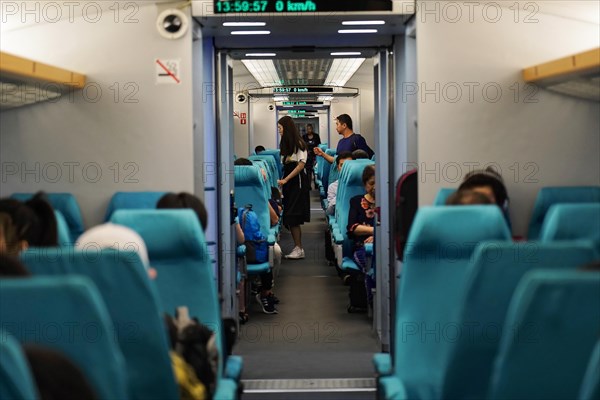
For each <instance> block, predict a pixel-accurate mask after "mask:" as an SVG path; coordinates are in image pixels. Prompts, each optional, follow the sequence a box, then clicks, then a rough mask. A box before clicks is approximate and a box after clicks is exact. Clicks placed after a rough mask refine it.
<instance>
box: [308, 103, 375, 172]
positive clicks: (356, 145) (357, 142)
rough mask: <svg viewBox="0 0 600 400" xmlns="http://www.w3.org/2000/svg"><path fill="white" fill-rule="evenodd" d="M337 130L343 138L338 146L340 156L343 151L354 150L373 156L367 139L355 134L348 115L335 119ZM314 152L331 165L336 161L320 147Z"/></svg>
mask: <svg viewBox="0 0 600 400" xmlns="http://www.w3.org/2000/svg"><path fill="white" fill-rule="evenodd" d="M335 130H336V131H337V133H338V134H340V135H342V136H343V138H341V139H340V141H339V142H338V145H337V153H338V154H339V153H341V152H343V151H349V152H353V151H354V150H358V149H362V150H364V151H366V152H367V153H368V154H369V156H373V150H371V148H370V147H369V145H368V144H367V141H366V140H365V138H364V137H362V136H361V135H359V134H357V133H354V131H353V130H352V118H350V116H349V115H348V114H342V115H340V116H338V117H337V118H336V119H335ZM314 152H315V154H316V155H317V156H320V157H323V158H324V159H325V160H327V162H328V163H330V164H331V163H332V162H333V160H334V157H333V156H330V155H329V154H326V153H325V152H324V151H323V150H321V149H320V148H319V147H315V150H314Z"/></svg>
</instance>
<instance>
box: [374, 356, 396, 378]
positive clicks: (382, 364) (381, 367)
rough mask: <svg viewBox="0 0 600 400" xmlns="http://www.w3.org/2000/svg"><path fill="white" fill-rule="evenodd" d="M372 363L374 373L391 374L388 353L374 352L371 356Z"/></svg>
mask: <svg viewBox="0 0 600 400" xmlns="http://www.w3.org/2000/svg"><path fill="white" fill-rule="evenodd" d="M373 365H374V366H375V373H376V374H377V375H378V376H388V375H391V374H392V356H391V355H390V354H389V353H375V355H374V356H373Z"/></svg>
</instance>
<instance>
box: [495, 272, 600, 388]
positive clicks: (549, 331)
mask: <svg viewBox="0 0 600 400" xmlns="http://www.w3.org/2000/svg"><path fill="white" fill-rule="evenodd" d="M598 288H600V273H598V272H582V271H546V270H538V271H531V272H530V273H528V274H527V275H526V276H524V277H523V279H522V280H521V282H520V283H519V285H518V287H517V289H516V291H515V294H514V296H513V298H512V300H511V303H510V306H509V310H508V314H507V318H506V323H505V324H504V326H503V330H502V333H503V334H502V340H501V343H500V350H499V354H498V357H497V358H496V362H495V366H494V372H493V374H492V379H491V384H490V394H489V398H490V399H574V398H576V397H577V395H578V393H579V390H580V386H581V382H582V380H583V376H584V374H585V370H586V367H587V363H588V360H589V357H590V354H592V351H593V348H594V345H595V344H596V341H597V340H598V332H599V331H600V301H598Z"/></svg>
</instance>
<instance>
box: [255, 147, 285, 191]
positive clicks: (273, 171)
mask: <svg viewBox="0 0 600 400" xmlns="http://www.w3.org/2000/svg"><path fill="white" fill-rule="evenodd" d="M248 159H249V160H251V161H264V162H265V163H266V168H267V173H268V176H269V191H270V190H271V187H272V186H273V187H277V180H278V179H279V171H278V170H277V164H276V163H275V158H273V157H271V156H270V155H268V154H266V155H262V153H261V154H259V155H255V156H249V157H248Z"/></svg>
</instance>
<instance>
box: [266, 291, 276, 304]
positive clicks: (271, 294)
mask: <svg viewBox="0 0 600 400" xmlns="http://www.w3.org/2000/svg"><path fill="white" fill-rule="evenodd" d="M267 299H268V300H269V301H270V302H271V303H273V304H279V298H278V297H277V296H275V295H274V294H273V293H269V294H268V295H267Z"/></svg>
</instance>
